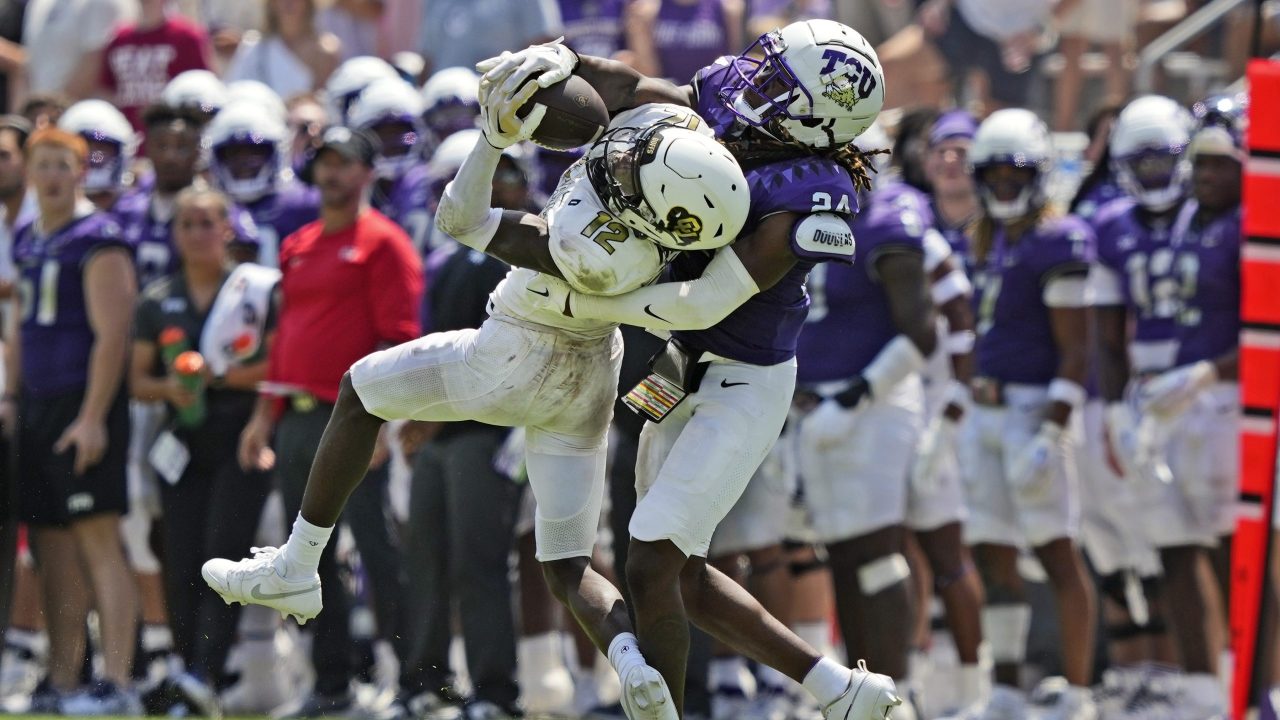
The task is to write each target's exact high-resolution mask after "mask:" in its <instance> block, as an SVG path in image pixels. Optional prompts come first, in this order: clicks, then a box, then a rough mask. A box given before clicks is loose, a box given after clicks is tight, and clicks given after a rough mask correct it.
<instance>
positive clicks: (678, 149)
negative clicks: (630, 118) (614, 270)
mask: <svg viewBox="0 0 1280 720" xmlns="http://www.w3.org/2000/svg"><path fill="white" fill-rule="evenodd" d="M587 178H588V179H589V180H590V181H591V186H592V188H594V189H595V191H596V194H597V195H598V196H599V197H600V199H601V200H602V201H604V203H605V205H606V206H607V207H608V208H609V210H610V211H612V212H613V214H614V215H617V216H618V219H620V220H621V221H622V222H623V223H625V224H626V225H627V226H628V227H630V228H632V229H634V230H636V231H637V232H639V233H642V234H643V235H645V236H646V237H649V238H650V239H652V240H653V241H654V242H656V243H658V244H659V245H662V246H664V247H668V248H671V249H673V250H714V249H716V248H719V247H723V246H725V245H728V244H729V243H730V242H732V241H733V240H734V239H735V238H737V236H738V233H739V232H740V231H741V230H742V226H743V225H744V224H746V221H747V211H748V210H749V209H750V207H751V192H750V190H749V188H748V187H747V179H746V177H745V176H744V175H743V173H742V168H741V167H739V165H738V161H737V160H736V159H734V157H733V155H732V154H730V153H729V151H728V150H726V149H725V148H724V146H723V145H721V144H720V143H718V142H716V141H715V140H714V139H712V138H710V137H707V136H706V135H703V134H702V133H699V132H697V131H694V130H687V129H685V128H682V127H677V126H674V125H665V124H655V125H650V126H648V127H645V128H634V127H621V128H617V129H615V130H611V131H609V132H608V133H606V134H605V136H604V137H603V138H601V139H600V140H599V141H597V142H596V144H595V145H593V146H592V147H591V149H590V150H589V151H588V152H587Z"/></svg>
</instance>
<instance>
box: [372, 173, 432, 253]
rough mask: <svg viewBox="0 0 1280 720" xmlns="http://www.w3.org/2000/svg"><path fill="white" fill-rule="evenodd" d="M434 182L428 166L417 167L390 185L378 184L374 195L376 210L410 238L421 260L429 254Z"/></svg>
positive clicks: (373, 200) (374, 207)
mask: <svg viewBox="0 0 1280 720" xmlns="http://www.w3.org/2000/svg"><path fill="white" fill-rule="evenodd" d="M430 196H431V182H430V178H429V177H428V176H427V166H426V164H418V165H414V166H413V167H412V168H410V169H409V171H408V172H406V173H405V174H404V175H401V176H400V177H399V178H398V179H396V180H393V181H391V183H390V185H383V184H382V183H379V184H378V185H377V186H376V187H375V189H374V193H373V198H372V205H373V209H375V210H377V211H378V212H380V213H382V214H383V215H386V216H387V217H389V218H391V220H392V221H393V222H395V224H397V225H399V226H400V228H401V229H402V230H404V231H405V233H406V234H408V236H409V240H410V241H412V242H413V248H414V249H415V250H417V251H418V255H419V257H421V256H423V255H424V254H425V253H426V247H427V239H428V238H429V237H430V235H431V212H430V210H428V204H429V201H430Z"/></svg>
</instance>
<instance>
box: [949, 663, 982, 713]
mask: <svg viewBox="0 0 1280 720" xmlns="http://www.w3.org/2000/svg"><path fill="white" fill-rule="evenodd" d="M984 675H985V673H984V672H983V671H982V666H981V665H977V664H974V665H961V666H960V681H959V682H958V683H956V685H957V688H956V690H957V692H956V695H957V699H958V700H959V701H960V707H962V708H967V707H970V706H973V705H976V704H978V703H980V702H982V679H983V676H984Z"/></svg>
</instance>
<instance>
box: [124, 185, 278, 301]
mask: <svg viewBox="0 0 1280 720" xmlns="http://www.w3.org/2000/svg"><path fill="white" fill-rule="evenodd" d="M111 214H112V215H113V216H114V217H115V220H116V222H117V223H119V224H120V229H121V231H122V232H123V233H124V237H125V239H126V240H128V241H129V243H130V244H132V245H133V252H134V262H135V263H136V264H137V269H138V287H139V288H144V287H146V286H147V285H149V284H151V283H152V282H153V281H155V280H159V279H160V278H162V277H164V276H165V275H171V274H173V273H175V272H177V270H178V253H177V251H176V250H175V249H174V247H173V218H172V217H168V218H167V219H164V220H161V219H159V218H157V217H156V213H155V212H154V208H153V205H152V193H151V191H142V190H135V191H133V192H131V193H129V194H127V195H125V196H124V197H122V198H120V199H119V200H117V201H116V204H115V206H113V207H112V208H111ZM231 229H232V230H233V231H235V234H236V242H237V243H238V244H243V245H248V246H251V247H253V248H254V250H255V252H256V251H258V249H259V248H260V246H261V244H260V242H259V240H258V226H257V224H256V223H254V222H253V217H252V216H251V215H250V214H249V213H248V212H247V211H246V210H245V209H244V208H242V207H240V206H239V205H235V204H233V205H232V206H231Z"/></svg>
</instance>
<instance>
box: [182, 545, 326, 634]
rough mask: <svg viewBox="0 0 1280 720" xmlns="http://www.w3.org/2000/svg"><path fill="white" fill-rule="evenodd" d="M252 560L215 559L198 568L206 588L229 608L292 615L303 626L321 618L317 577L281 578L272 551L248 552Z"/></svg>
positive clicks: (279, 561)
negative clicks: (258, 607)
mask: <svg viewBox="0 0 1280 720" xmlns="http://www.w3.org/2000/svg"><path fill="white" fill-rule="evenodd" d="M250 552H252V553H253V557H252V558H246V559H244V560H223V559H222V558H214V559H212V560H210V561H208V562H206V563H205V564H204V567H202V568H200V574H201V575H203V576H204V581H205V582H206V583H209V587H211V588H213V589H214V591H215V592H217V593H218V594H219V595H221V596H222V599H223V600H225V601H226V602H227V604H228V605H230V604H231V603H233V602H238V603H242V604H246V605H248V604H252V605H262V606H264V607H269V608H271V609H272V610H278V611H279V612H280V615H281V616H283V617H285V618H288V617H289V616H290V615H292V616H293V617H294V618H295V619H297V621H298V622H299V623H300V624H302V623H306V622H307V621H308V620H310V619H311V618H313V617H315V616H316V615H319V614H320V610H321V609H322V608H323V607H324V603H323V602H322V601H321V599H320V575H319V574H318V573H312V574H311V576H310V577H307V578H300V579H297V580H293V579H285V577H284V576H283V575H281V574H280V570H279V565H280V563H281V562H282V561H281V560H280V551H279V550H278V549H276V548H273V547H264V548H251V549H250Z"/></svg>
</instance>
